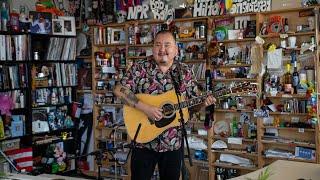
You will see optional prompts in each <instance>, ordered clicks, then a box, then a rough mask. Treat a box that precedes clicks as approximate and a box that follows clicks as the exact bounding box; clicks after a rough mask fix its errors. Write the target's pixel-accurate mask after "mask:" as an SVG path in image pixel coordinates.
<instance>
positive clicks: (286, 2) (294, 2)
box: [271, 0, 301, 11]
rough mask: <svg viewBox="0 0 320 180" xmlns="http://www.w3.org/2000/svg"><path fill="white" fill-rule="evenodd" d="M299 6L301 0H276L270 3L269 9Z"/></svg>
mask: <svg viewBox="0 0 320 180" xmlns="http://www.w3.org/2000/svg"><path fill="white" fill-rule="evenodd" d="M299 7H301V0H276V1H272V3H271V10H272V11H273V10H280V9H291V8H299Z"/></svg>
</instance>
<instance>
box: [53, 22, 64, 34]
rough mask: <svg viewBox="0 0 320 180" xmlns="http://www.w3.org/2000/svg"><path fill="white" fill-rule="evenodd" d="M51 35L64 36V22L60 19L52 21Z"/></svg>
mask: <svg viewBox="0 0 320 180" xmlns="http://www.w3.org/2000/svg"><path fill="white" fill-rule="evenodd" d="M52 34H54V35H64V22H63V20H62V19H52Z"/></svg>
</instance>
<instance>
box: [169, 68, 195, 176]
mask: <svg viewBox="0 0 320 180" xmlns="http://www.w3.org/2000/svg"><path fill="white" fill-rule="evenodd" d="M177 63H179V62H177ZM177 67H178V65H177ZM179 71H180V68H179V69H178V71H177V73H178V78H179V81H181V74H180V72H179ZM170 76H171V79H172V82H173V87H174V90H175V93H176V96H177V100H178V104H180V96H181V93H180V91H179V84H178V83H177V81H175V79H174V78H173V77H174V76H173V74H172V72H171V71H170ZM179 114H180V119H179V121H180V124H181V125H180V126H181V128H180V130H181V131H182V138H181V151H182V155H181V156H182V179H183V180H185V179H186V177H185V175H186V171H185V168H186V165H185V162H184V142H183V139H184V140H185V142H186V146H187V152H188V155H187V157H188V159H189V164H190V166H192V159H191V156H190V149H189V144H188V138H187V131H186V127H185V120H184V118H183V112H182V109H181V108H179Z"/></svg>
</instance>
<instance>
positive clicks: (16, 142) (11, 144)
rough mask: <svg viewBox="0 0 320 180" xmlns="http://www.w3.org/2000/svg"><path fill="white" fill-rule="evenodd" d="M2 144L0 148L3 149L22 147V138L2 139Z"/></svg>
mask: <svg viewBox="0 0 320 180" xmlns="http://www.w3.org/2000/svg"><path fill="white" fill-rule="evenodd" d="M0 145H1V147H0V148H1V150H2V151H9V150H14V149H20V139H12V140H6V141H2V142H1V144H0Z"/></svg>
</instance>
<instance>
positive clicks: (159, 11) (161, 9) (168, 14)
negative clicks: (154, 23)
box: [150, 0, 174, 20]
mask: <svg viewBox="0 0 320 180" xmlns="http://www.w3.org/2000/svg"><path fill="white" fill-rule="evenodd" d="M150 9H151V11H152V13H153V19H157V20H168V19H173V18H174V8H169V5H168V4H165V2H163V1H161V0H150Z"/></svg>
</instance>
